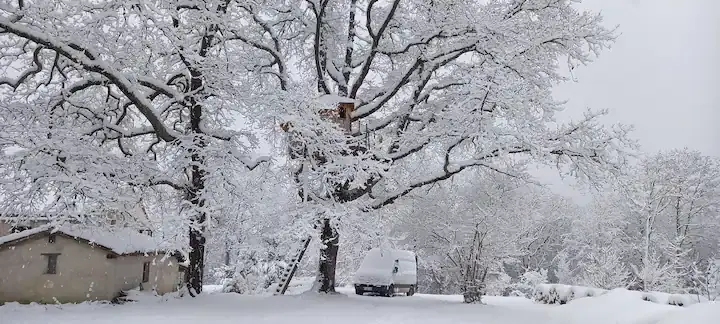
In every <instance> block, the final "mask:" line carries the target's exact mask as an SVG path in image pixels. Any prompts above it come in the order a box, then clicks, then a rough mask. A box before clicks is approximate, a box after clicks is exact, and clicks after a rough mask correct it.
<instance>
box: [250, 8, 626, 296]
mask: <svg viewBox="0 0 720 324" xmlns="http://www.w3.org/2000/svg"><path fill="white" fill-rule="evenodd" d="M243 9H244V11H242V13H243V15H242V17H240V18H238V19H240V20H242V21H244V22H247V23H246V26H245V28H244V29H243V30H240V31H238V32H237V33H236V35H237V37H239V38H240V39H241V40H243V41H244V42H245V43H246V44H247V46H248V50H249V51H250V54H251V55H254V56H257V57H258V61H259V62H262V63H260V64H256V65H255V66H254V67H255V69H256V70H257V71H258V72H260V73H263V74H264V75H268V76H270V78H273V79H274V82H265V83H262V84H263V87H262V89H266V90H263V91H266V92H269V91H272V89H275V90H286V89H291V88H293V87H294V86H296V87H297V89H306V91H305V92H303V91H295V92H296V93H306V95H304V96H303V97H306V98H316V97H321V96H326V97H327V96H329V97H335V98H338V100H337V102H340V101H342V102H343V103H352V104H353V105H354V107H353V109H352V111H343V112H340V113H338V114H337V115H336V118H334V119H336V120H337V119H343V118H345V120H346V121H345V122H344V123H343V126H345V127H344V129H345V135H344V136H342V135H340V134H337V135H334V136H336V138H338V139H340V138H342V141H340V142H342V143H338V142H335V143H333V144H332V145H340V144H342V146H345V147H347V146H360V145H355V144H353V143H363V145H361V147H356V148H355V149H345V148H340V149H330V148H327V150H326V148H320V150H319V151H318V152H335V154H337V155H334V156H331V157H329V156H326V157H324V158H323V159H322V160H323V161H322V162H323V163H321V164H311V165H312V168H308V167H307V166H308V163H309V162H308V161H313V160H316V161H317V159H315V157H313V156H312V155H311V154H310V152H312V151H313V150H307V149H306V147H305V146H303V145H306V144H305V143H309V144H307V145H310V144H312V143H313V141H315V140H316V139H317V138H316V136H317V134H318V133H322V134H331V132H329V129H330V127H329V126H324V125H322V124H320V123H319V122H317V123H304V126H303V125H300V124H299V122H300V120H299V119H292V117H291V118H290V119H289V121H290V124H291V125H292V130H291V131H290V132H291V138H292V139H291V140H290V141H291V143H301V144H300V145H299V146H295V147H294V148H295V150H294V152H293V153H291V155H292V157H293V158H294V159H295V162H294V163H295V165H296V169H295V170H296V173H297V174H298V177H299V178H300V179H303V178H304V179H308V178H311V179H316V177H315V176H307V175H305V173H306V172H309V173H310V174H311V175H314V174H321V173H322V172H326V173H332V174H334V175H333V177H336V180H337V181H340V182H335V183H334V184H330V183H329V182H328V185H327V188H323V189H322V190H321V191H319V193H321V194H317V193H313V195H312V196H316V197H317V198H316V199H315V200H313V204H320V205H322V206H326V207H323V208H322V209H324V210H325V211H324V212H323V213H322V214H314V215H312V217H313V218H314V219H316V221H318V222H320V223H321V226H320V225H319V227H321V228H322V229H323V230H322V233H323V235H321V240H322V241H323V242H325V243H327V244H324V245H323V246H326V248H324V249H323V252H322V254H323V255H324V256H325V257H323V258H322V259H321V260H322V261H321V264H320V268H321V269H322V270H321V273H320V276H319V277H320V280H321V282H322V284H321V285H319V286H320V287H321V289H320V290H322V291H332V290H333V288H332V286H333V284H332V281H333V278H334V274H333V273H332V272H333V271H334V269H335V268H336V267H335V265H334V264H333V263H334V262H335V260H336V259H337V257H336V254H337V248H336V246H337V244H338V236H337V234H338V233H337V232H338V231H337V228H336V225H337V224H339V222H338V221H337V220H338V218H343V217H345V214H346V213H351V214H352V213H354V211H352V210H356V209H359V210H367V209H379V208H382V207H384V206H387V205H390V204H392V203H394V202H395V201H397V200H398V199H399V198H401V197H403V196H406V195H408V194H409V193H411V192H413V191H414V190H416V189H418V188H422V187H425V186H428V185H432V184H434V183H437V182H440V181H443V180H447V179H449V178H451V177H453V176H454V175H458V174H461V173H462V172H464V171H466V170H469V169H473V168H483V169H486V170H493V171H495V172H500V173H514V172H521V173H522V170H515V169H510V168H506V165H504V164H503V163H504V162H505V161H507V160H508V158H509V157H511V156H513V157H517V158H518V159H526V158H531V159H533V160H534V161H536V162H539V163H548V164H552V165H559V166H568V167H569V168H568V169H566V170H568V171H570V172H571V173H573V174H575V175H578V176H580V177H585V178H588V177H589V178H596V177H598V176H600V175H602V174H603V173H604V172H606V171H608V170H619V168H620V165H622V164H623V163H624V157H625V154H624V151H623V150H624V149H625V148H626V147H627V144H629V143H628V140H627V138H626V133H627V129H626V128H623V127H614V128H611V129H608V128H606V127H604V126H602V125H601V124H600V123H599V121H598V118H600V116H601V115H602V112H599V113H598V112H588V113H587V114H586V115H585V116H584V117H583V118H581V119H580V120H577V121H574V122H570V123H567V124H561V123H557V122H556V120H555V112H556V111H557V110H559V109H561V108H562V104H561V103H560V102H558V101H556V100H555V99H553V98H552V95H551V88H552V87H553V86H554V85H555V84H557V83H558V82H561V81H564V80H565V79H564V78H563V77H562V76H561V75H560V73H559V71H558V60H559V59H561V58H563V59H567V61H568V62H569V63H570V65H571V66H575V65H577V64H584V63H587V62H589V61H590V60H591V59H592V57H593V55H594V54H597V53H599V52H600V50H602V49H603V48H605V47H606V46H608V45H609V44H610V42H611V41H612V39H613V37H614V36H613V33H612V31H610V30H608V29H605V28H604V27H603V26H602V25H601V18H600V16H598V15H595V14H591V13H583V12H580V11H578V10H577V9H576V8H575V7H574V5H573V4H572V1H568V0H552V1H490V2H487V1H480V0H478V1H429V0H408V1H403V0H393V1H377V0H369V1H366V0H347V1H329V0H306V1H270V0H267V1H261V2H258V3H248V4H246V5H244V6H243ZM271 81H272V80H271ZM298 84H300V85H298ZM295 101H297V100H295ZM328 108H333V107H326V108H325V109H328ZM318 114H319V113H318ZM305 116H306V117H307V118H310V120H313V119H314V118H315V117H313V116H312V114H306V115H305ZM332 119H333V118H330V119H328V120H325V121H326V122H327V123H332V121H331V120H332ZM286 125H288V124H286ZM302 127H316V128H317V129H315V128H311V129H303V128H302ZM288 129H289V130H290V128H288ZM325 143H327V144H328V145H329V144H330V143H329V142H327V141H326V142H325ZM360 152H361V154H360ZM362 161H364V162H362ZM371 161H376V163H377V165H376V166H377V167H373V168H371V169H372V170H374V171H377V172H368V171H369V170H371V169H366V168H358V167H357V166H359V165H370V163H371ZM380 164H382V167H380ZM417 165H422V166H423V168H422V170H416V169H415V168H416V167H417ZM379 169H383V172H379ZM343 172H344V173H343ZM355 172H357V174H356V173H355ZM340 174H344V175H346V176H348V177H344V176H343V177H337V175H340ZM336 180H332V181H336ZM299 183H301V182H299ZM347 183H352V184H353V185H351V186H346V184H347ZM301 186H305V184H302V183H301ZM315 188H316V189H317V188H318V187H315ZM303 193H304V194H308V192H307V191H306V190H305V188H303ZM320 197H322V199H320ZM340 205H342V206H340ZM348 206H352V207H348ZM348 208H349V209H348ZM336 209H338V210H341V212H334V213H331V212H330V210H336ZM341 216H342V217H341ZM332 224H336V225H332Z"/></svg>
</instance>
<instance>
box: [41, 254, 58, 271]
mask: <svg viewBox="0 0 720 324" xmlns="http://www.w3.org/2000/svg"><path fill="white" fill-rule="evenodd" d="M43 255H44V256H45V257H46V258H47V268H46V269H45V274H56V273H57V259H58V255H60V253H43Z"/></svg>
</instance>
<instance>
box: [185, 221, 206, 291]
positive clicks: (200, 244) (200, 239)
mask: <svg viewBox="0 0 720 324" xmlns="http://www.w3.org/2000/svg"><path fill="white" fill-rule="evenodd" d="M201 219H202V220H200V222H203V223H204V215H203V216H202V217H201ZM202 227H203V229H204V226H202ZM190 249H191V250H190V265H189V266H188V274H187V278H188V282H187V287H188V292H190V295H191V296H193V297H194V296H195V295H197V294H200V293H201V292H202V286H203V269H204V267H205V236H204V233H203V230H202V229H201V230H198V229H195V228H190Z"/></svg>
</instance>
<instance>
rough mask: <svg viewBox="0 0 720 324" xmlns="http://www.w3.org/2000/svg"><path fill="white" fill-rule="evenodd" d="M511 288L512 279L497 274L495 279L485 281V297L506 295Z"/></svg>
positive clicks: (506, 275) (502, 273) (500, 273)
mask: <svg viewBox="0 0 720 324" xmlns="http://www.w3.org/2000/svg"><path fill="white" fill-rule="evenodd" d="M512 286H513V284H512V278H511V277H510V276H509V275H508V274H507V273H505V272H499V273H497V276H496V277H495V279H489V280H486V286H485V295H489V296H502V295H506V293H507V292H508V290H510V289H511V287H512ZM510 293H511V292H510ZM518 296H519V295H518ZM523 296H524V295H523Z"/></svg>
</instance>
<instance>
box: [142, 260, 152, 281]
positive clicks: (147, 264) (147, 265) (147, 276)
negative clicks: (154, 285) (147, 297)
mask: <svg viewBox="0 0 720 324" xmlns="http://www.w3.org/2000/svg"><path fill="white" fill-rule="evenodd" d="M148 281H150V262H145V263H143V277H142V282H148Z"/></svg>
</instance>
